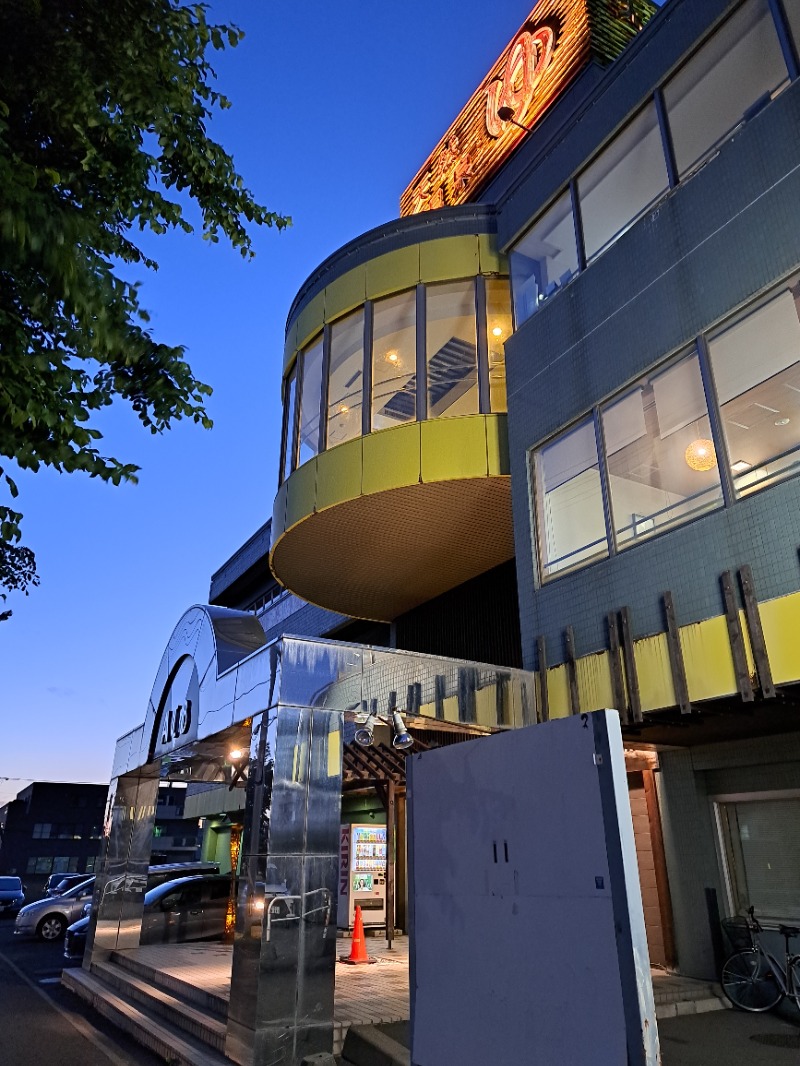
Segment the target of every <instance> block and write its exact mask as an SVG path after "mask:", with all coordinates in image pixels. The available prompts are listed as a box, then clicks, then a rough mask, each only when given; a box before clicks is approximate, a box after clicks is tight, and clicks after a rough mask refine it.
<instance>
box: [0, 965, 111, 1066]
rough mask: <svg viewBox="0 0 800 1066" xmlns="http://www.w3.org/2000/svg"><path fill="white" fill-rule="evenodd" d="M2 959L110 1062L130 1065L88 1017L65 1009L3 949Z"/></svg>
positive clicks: (41, 982)
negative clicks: (90, 1022) (92, 1024)
mask: <svg viewBox="0 0 800 1066" xmlns="http://www.w3.org/2000/svg"><path fill="white" fill-rule="evenodd" d="M0 959H1V960H2V961H3V962H4V963H5V964H6V966H7V967H8V968H9V970H11V972H12V973H13V974H15V975H16V976H17V977H18V978H19V979H20V981H24V982H25V984H26V985H27V986H28V988H32V989H33V991H34V992H35V993H36V995H37V996H41V997H42V999H43V1000H44V1001H45V1003H48V1004H49V1005H50V1006H51V1007H52V1008H53V1010H54V1011H56V1013H58V1014H60V1015H61V1017H62V1018H63V1019H64V1020H65V1021H67V1022H69V1024H70V1025H71V1026H72V1027H73V1029H76V1030H77V1031H78V1032H79V1033H80V1035H81V1036H82V1037H84V1038H85V1039H86V1040H88V1041H89V1042H90V1043H91V1044H94V1046H95V1047H96V1048H98V1050H100V1051H102V1053H103V1054H104V1055H105V1057H106V1058H107V1059H108V1060H109V1062H112V1063H113V1064H114V1066H130V1059H124V1058H122V1057H121V1056H120V1055H118V1054H117V1051H116V1048H115V1047H114V1045H113V1044H112V1043H111V1041H110V1040H109V1039H108V1037H107V1036H105V1034H104V1033H99V1032H97V1030H96V1029H93V1028H92V1026H91V1025H89V1023H88V1022H87V1021H86V1019H85V1018H82V1017H81V1016H80V1015H79V1014H76V1015H73V1014H70V1012H69V1011H67V1010H64V1008H63V1007H62V1006H60V1005H59V1004H58V1003H56V1002H55V1001H54V1000H52V999H51V998H50V996H48V994H47V993H46V992H45V991H43V990H42V989H41V988H39V985H37V984H34V982H33V981H31V979H30V977H28V975H27V974H26V973H23V971H22V970H20V968H19V966H17V965H15V964H14V963H13V962H12V961H11V959H9V957H8V956H7V955H4V954H3V953H2V951H0ZM48 983H50V982H48ZM39 984H44V982H43V981H40V982H39Z"/></svg>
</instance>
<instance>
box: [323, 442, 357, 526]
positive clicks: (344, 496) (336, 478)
mask: <svg viewBox="0 0 800 1066" xmlns="http://www.w3.org/2000/svg"><path fill="white" fill-rule="evenodd" d="M361 440H362V438H361V437H357V438H356V439H355V440H349V441H347V442H346V443H345V444H337V445H336V447H335V448H331V450H330V451H327V452H322V454H321V455H318V456H317V510H318V511H322V510H323V509H324V508H325V507H333V506H334V504H337V503H343V502H344V501H345V500H354V499H355V498H356V496H360V495H361V472H362V467H363V459H362V454H361Z"/></svg>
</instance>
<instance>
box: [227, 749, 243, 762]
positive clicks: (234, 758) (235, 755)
mask: <svg viewBox="0 0 800 1066" xmlns="http://www.w3.org/2000/svg"><path fill="white" fill-rule="evenodd" d="M243 757H244V752H243V751H242V749H241V748H231V750H230V751H229V752H228V758H229V759H230V761H231V762H239V760H240V759H241V758H243Z"/></svg>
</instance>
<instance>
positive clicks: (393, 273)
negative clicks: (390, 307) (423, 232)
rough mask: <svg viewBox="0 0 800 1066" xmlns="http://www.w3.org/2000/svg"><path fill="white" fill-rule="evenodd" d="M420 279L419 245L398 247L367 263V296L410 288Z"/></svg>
mask: <svg viewBox="0 0 800 1066" xmlns="http://www.w3.org/2000/svg"><path fill="white" fill-rule="evenodd" d="M418 281H419V245H418V244H414V245H412V246H411V247H410V248H398V249H397V251H396V252H388V253H387V254H386V255H379V256H378V257H377V259H371V260H370V261H369V262H368V263H367V298H368V299H370V300H374V299H377V298H378V297H380V296H388V295H389V294H390V293H393V292H401V291H402V290H403V289H409V288H411V287H412V286H413V285H416V284H417V282H418Z"/></svg>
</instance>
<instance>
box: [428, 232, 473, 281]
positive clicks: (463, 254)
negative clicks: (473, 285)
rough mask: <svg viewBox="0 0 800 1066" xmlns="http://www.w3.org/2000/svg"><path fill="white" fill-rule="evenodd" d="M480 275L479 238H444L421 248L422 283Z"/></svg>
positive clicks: (429, 242)
mask: <svg viewBox="0 0 800 1066" xmlns="http://www.w3.org/2000/svg"><path fill="white" fill-rule="evenodd" d="M477 273H478V238H477V235H476V236H471V235H470V236H466V237H442V238H440V239H439V240H438V241H424V242H423V243H422V244H421V245H420V246H419V277H420V281H448V280H450V279H451V278H471V277H474V276H475V275H476V274H477Z"/></svg>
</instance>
